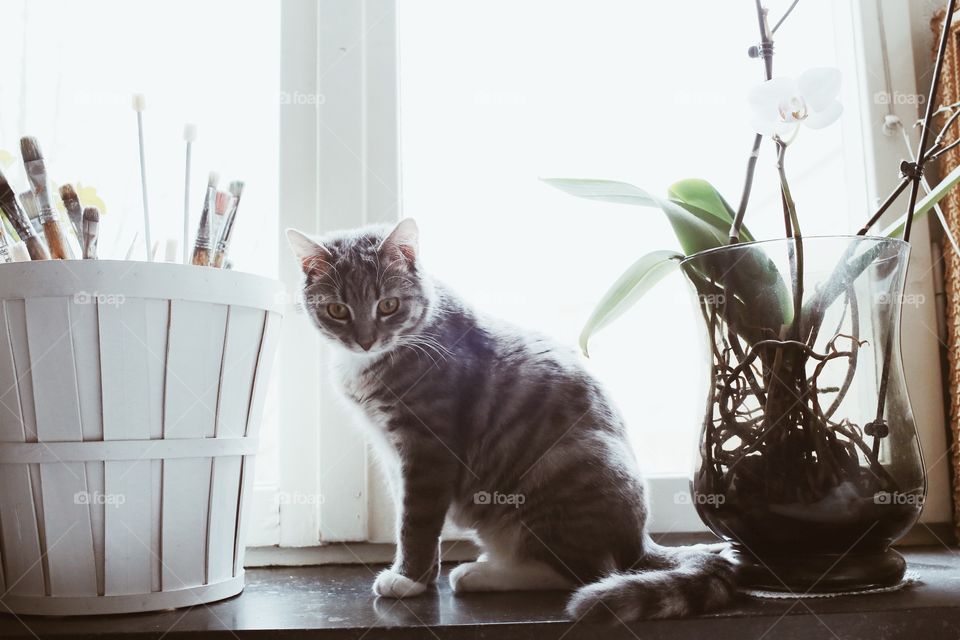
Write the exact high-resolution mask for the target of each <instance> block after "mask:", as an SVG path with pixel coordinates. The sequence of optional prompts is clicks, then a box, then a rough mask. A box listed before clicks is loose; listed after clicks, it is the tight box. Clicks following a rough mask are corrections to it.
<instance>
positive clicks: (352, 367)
mask: <svg viewBox="0 0 960 640" xmlns="http://www.w3.org/2000/svg"><path fill="white" fill-rule="evenodd" d="M362 358H363V357H362V356H359V357H358V356H354V355H353V354H347V355H346V356H340V357H339V358H336V359H334V361H333V363H332V365H333V371H334V378H335V379H336V381H337V383H338V385H339V387H340V391H341V392H342V393H343V395H344V396H345V400H346V402H347V403H349V404H350V405H351V407H352V408H353V409H354V411H355V413H356V414H357V423H358V424H359V425H360V426H361V428H363V430H364V433H365V435H366V437H367V441H368V442H369V443H370V444H371V445H372V446H373V450H374V452H375V454H376V458H377V460H378V461H379V462H380V464H381V465H382V466H383V468H384V471H385V472H386V475H387V478H388V481H389V484H390V487H391V489H392V490H394V491H395V490H397V488H398V487H399V480H398V478H399V474H400V459H399V457H398V455H397V450H396V447H395V446H394V443H393V442H392V441H391V439H390V437H389V432H388V431H387V422H388V420H389V417H388V415H387V412H386V411H385V410H384V408H383V407H381V406H380V403H379V402H376V401H372V400H369V398H370V395H371V392H372V391H373V389H374V387H375V386H376V385H377V384H378V382H377V379H376V377H375V374H373V373H371V372H369V370H368V364H369V361H364V360H363V359H362ZM365 399H366V400H365Z"/></svg>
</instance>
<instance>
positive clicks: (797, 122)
mask: <svg viewBox="0 0 960 640" xmlns="http://www.w3.org/2000/svg"><path fill="white" fill-rule="evenodd" d="M839 93H840V70H839V69H834V68H832V67H818V68H814V69H809V70H808V71H805V72H804V73H803V74H802V75H801V76H800V77H799V78H797V79H793V78H773V79H772V80H767V81H766V82H764V83H763V84H761V85H758V86H756V87H754V88H753V90H751V91H750V94H749V96H748V101H749V103H750V108H751V109H752V110H753V115H752V117H751V120H750V124H751V126H752V127H753V129H754V131H756V132H757V133H760V134H762V135H765V136H774V137H776V138H778V139H780V140H783V139H784V137H785V136H790V135H792V134H793V133H795V132H796V130H797V129H798V128H799V127H800V126H801V125H805V126H807V127H810V128H811V129H822V128H823V127H826V126H828V125H830V124H833V122H835V121H836V120H837V118H839V117H840V114H841V113H842V112H843V105H841V104H840V103H839V102H838V101H837V95H838V94H839Z"/></svg>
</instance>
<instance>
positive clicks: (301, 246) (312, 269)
mask: <svg viewBox="0 0 960 640" xmlns="http://www.w3.org/2000/svg"><path fill="white" fill-rule="evenodd" d="M287 242H289V243H290V249H291V250H292V251H293V255H294V256H296V258H297V260H298V261H299V262H300V268H301V269H303V273H304V274H306V275H307V276H319V275H323V274H324V273H326V271H327V270H328V269H330V266H331V265H332V263H333V260H332V258H333V256H331V255H330V252H329V251H328V250H327V249H326V247H324V246H323V245H322V244H320V243H318V242H316V241H315V240H311V239H310V237H309V236H308V235H307V234H305V233H303V232H301V231H297V230H296V229H287Z"/></svg>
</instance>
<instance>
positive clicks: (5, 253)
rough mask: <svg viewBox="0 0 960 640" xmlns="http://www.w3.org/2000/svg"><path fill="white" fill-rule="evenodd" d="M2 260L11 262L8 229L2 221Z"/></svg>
mask: <svg viewBox="0 0 960 640" xmlns="http://www.w3.org/2000/svg"><path fill="white" fill-rule="evenodd" d="M0 262H10V245H9V244H8V242H7V230H6V229H5V228H4V226H3V224H2V223H0Z"/></svg>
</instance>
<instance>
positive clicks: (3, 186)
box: [0, 171, 16, 200]
mask: <svg viewBox="0 0 960 640" xmlns="http://www.w3.org/2000/svg"><path fill="white" fill-rule="evenodd" d="M15 197H16V194H15V193H14V192H13V189H12V188H11V187H10V183H9V182H7V176H5V175H3V172H2V171H0V200H9V199H10V198H15Z"/></svg>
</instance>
